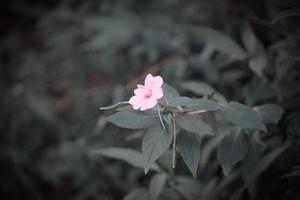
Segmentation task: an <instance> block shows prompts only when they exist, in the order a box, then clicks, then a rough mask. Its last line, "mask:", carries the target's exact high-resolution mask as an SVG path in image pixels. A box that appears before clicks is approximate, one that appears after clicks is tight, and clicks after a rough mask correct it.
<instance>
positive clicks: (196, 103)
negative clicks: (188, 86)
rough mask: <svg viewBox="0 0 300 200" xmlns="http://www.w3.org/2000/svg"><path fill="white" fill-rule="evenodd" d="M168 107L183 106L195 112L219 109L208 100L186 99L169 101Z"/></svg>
mask: <svg viewBox="0 0 300 200" xmlns="http://www.w3.org/2000/svg"><path fill="white" fill-rule="evenodd" d="M170 106H174V107H177V106H185V107H188V108H193V109H197V110H206V111H216V110H218V109H219V106H218V104H217V103H215V102H214V101H212V100H209V99H204V98H202V99H191V98H188V97H176V98H174V99H171V101H170Z"/></svg>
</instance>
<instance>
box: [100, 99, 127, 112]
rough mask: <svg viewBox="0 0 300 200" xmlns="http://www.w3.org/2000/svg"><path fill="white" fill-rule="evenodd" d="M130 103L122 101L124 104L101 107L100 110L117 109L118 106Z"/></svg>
mask: <svg viewBox="0 0 300 200" xmlns="http://www.w3.org/2000/svg"><path fill="white" fill-rule="evenodd" d="M128 103H129V102H128V101H122V102H118V103H116V104H114V105H111V106H106V107H100V108H99V109H100V110H108V109H112V108H115V107H117V106H118V105H121V104H128Z"/></svg>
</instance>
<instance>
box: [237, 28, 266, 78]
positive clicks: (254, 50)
mask: <svg viewBox="0 0 300 200" xmlns="http://www.w3.org/2000/svg"><path fill="white" fill-rule="evenodd" d="M242 38H243V42H244V45H245V47H246V49H247V51H248V52H249V54H250V58H249V67H250V69H251V70H252V71H253V72H254V73H256V74H257V75H258V76H259V77H261V78H263V77H264V75H263V70H264V69H265V68H266V65H267V58H266V52H265V49H264V47H263V45H262V44H261V42H260V41H259V40H258V39H257V38H256V36H255V34H254V32H253V30H252V29H251V27H250V26H249V25H246V26H245V28H244V31H243V35H242Z"/></svg>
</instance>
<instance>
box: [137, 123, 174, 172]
mask: <svg viewBox="0 0 300 200" xmlns="http://www.w3.org/2000/svg"><path fill="white" fill-rule="evenodd" d="M171 142H172V134H170V132H169V131H164V130H163V129H162V127H161V125H160V124H158V123H157V124H154V125H153V126H152V127H150V128H149V129H148V130H147V131H146V133H145V135H144V138H143V143H142V152H143V158H144V170H145V174H147V172H148V170H149V168H150V166H152V165H153V163H154V162H155V161H156V160H157V159H158V158H159V157H160V156H161V155H162V154H163V153H164V152H165V151H166V150H167V149H168V148H169V146H170V144H171Z"/></svg>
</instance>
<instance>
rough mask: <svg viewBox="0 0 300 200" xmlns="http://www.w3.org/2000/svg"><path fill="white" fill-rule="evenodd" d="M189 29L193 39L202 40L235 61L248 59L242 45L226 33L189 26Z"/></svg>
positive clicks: (203, 27)
mask: <svg viewBox="0 0 300 200" xmlns="http://www.w3.org/2000/svg"><path fill="white" fill-rule="evenodd" d="M187 28H188V30H189V31H190V33H191V37H192V38H193V39H194V40H196V41H197V39H200V40H202V41H203V42H205V43H206V44H207V45H209V46H211V47H212V48H214V49H215V50H218V51H221V52H223V53H226V54H228V55H230V56H231V57H233V58H235V59H244V58H245V57H246V52H245V51H244V50H243V49H242V48H241V47H240V45H239V44H238V43H237V42H236V41H234V40H233V39H232V38H230V37H228V36H227V35H225V34H224V33H221V32H219V31H217V30H214V29H212V28H209V27H205V26H189V27H187Z"/></svg>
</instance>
